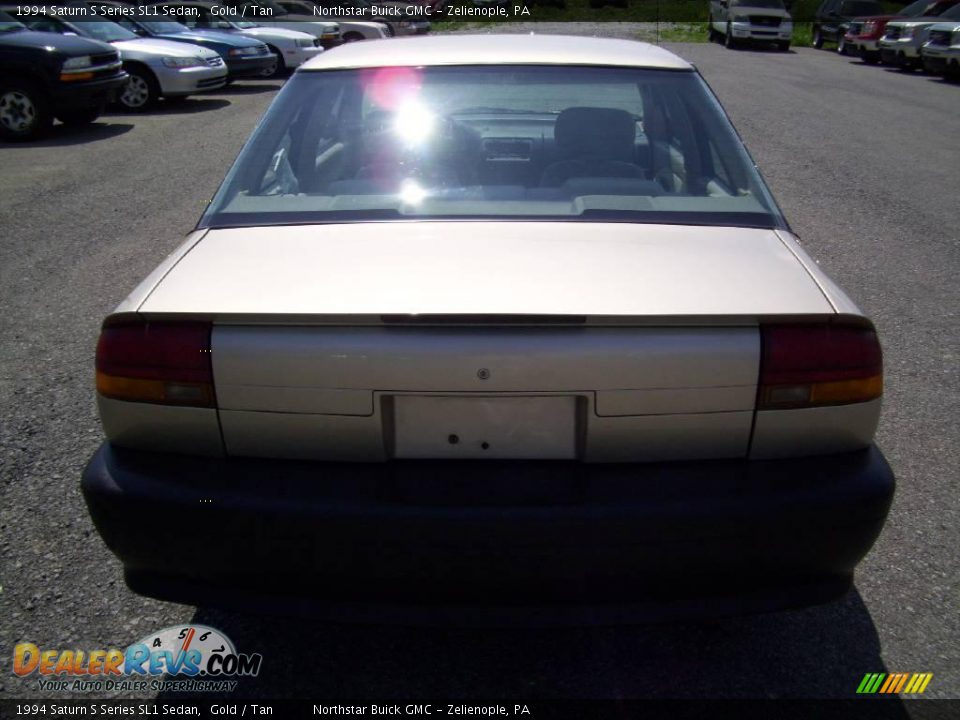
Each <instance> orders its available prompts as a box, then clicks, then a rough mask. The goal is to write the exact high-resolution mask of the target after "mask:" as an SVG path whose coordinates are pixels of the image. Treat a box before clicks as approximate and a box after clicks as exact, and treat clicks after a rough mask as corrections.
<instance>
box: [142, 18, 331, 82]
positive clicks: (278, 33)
mask: <svg viewBox="0 0 960 720" xmlns="http://www.w3.org/2000/svg"><path fill="white" fill-rule="evenodd" d="M157 6H158V7H169V8H178V9H183V10H185V11H186V10H189V11H190V14H183V16H182V17H183V21H182V22H183V24H184V25H185V26H186V27H188V28H190V29H191V30H193V31H198V32H210V31H212V32H226V33H231V34H237V35H243V36H244V37H249V38H253V39H254V40H259V41H260V42H262V43H264V44H265V45H266V46H267V47H268V48H269V49H270V52H272V53H273V54H274V55H276V56H277V62H276V63H275V65H274V66H273V67H272V68H267V69H266V70H264V71H263V75H264V77H271V76H280V75H284V74H286V73H287V72H289V71H290V70H294V69H296V68H298V67H300V66H301V65H303V63H305V62H306V61H307V60H310V59H311V58H314V57H316V56H317V55H319V54H320V53H322V52H323V47H321V45H320V39H319V38H316V37H314V36H313V35H311V34H309V33H305V32H300V31H298V30H288V29H286V28H278V27H264V26H263V25H260V24H259V23H256V22H251V21H249V20H242V19H238V20H234V19H229V18H231V17H232V16H224V15H223V14H222V13H218V12H217V8H218V6H217V5H216V4H214V3H210V2H194V1H188V2H183V1H181V0H170V1H169V2H163V3H158V5H157ZM221 7H222V6H221Z"/></svg>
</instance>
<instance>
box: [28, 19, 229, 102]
mask: <svg viewBox="0 0 960 720" xmlns="http://www.w3.org/2000/svg"><path fill="white" fill-rule="evenodd" d="M28 25H29V27H30V28H31V29H33V30H43V31H46V32H57V33H71V34H76V35H83V36H85V37H90V38H93V39H95V40H100V41H102V42H108V43H110V44H111V45H113V46H114V47H116V48H117V50H118V51H119V52H120V59H121V60H122V61H123V65H124V69H125V70H126V71H127V73H128V74H129V75H130V80H129V81H128V82H127V85H126V86H125V87H124V89H123V90H122V91H121V92H120V93H119V94H118V95H117V102H118V103H119V104H120V105H121V106H122V107H123V108H125V109H127V110H133V111H140V110H145V109H147V108H149V107H151V106H152V105H153V104H155V103H156V101H157V100H159V99H160V98H161V97H164V98H183V97H187V96H188V95H195V94H197V93H201V92H204V91H207V90H216V89H217V88H221V87H223V86H224V85H225V84H226V82H227V66H226V64H225V63H224V62H223V59H222V58H221V57H220V55H219V54H218V53H217V52H215V51H214V50H210V49H208V48H205V47H201V46H200V45H190V44H187V43H181V42H173V41H171V40H162V39H160V38H140V37H138V36H137V35H135V34H134V33H132V32H130V31H129V30H127V29H126V28H123V27H121V26H120V25H118V24H117V23H114V22H110V21H108V20H84V21H83V22H70V21H67V20H63V19H60V18H56V17H53V16H50V17H46V18H43V19H40V20H33V21H31V22H30V23H29V24H28Z"/></svg>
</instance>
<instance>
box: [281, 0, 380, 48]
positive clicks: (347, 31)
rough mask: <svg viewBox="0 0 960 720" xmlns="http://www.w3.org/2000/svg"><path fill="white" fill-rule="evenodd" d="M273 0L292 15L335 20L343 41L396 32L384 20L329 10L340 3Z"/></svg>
mask: <svg viewBox="0 0 960 720" xmlns="http://www.w3.org/2000/svg"><path fill="white" fill-rule="evenodd" d="M275 1H276V4H277V5H279V6H280V7H282V8H283V9H284V10H286V11H287V12H288V13H291V14H293V15H311V16H313V17H315V18H316V19H318V20H332V21H335V22H336V23H337V24H338V25H339V26H340V38H341V39H342V40H343V42H357V41H358V40H381V39H383V38H386V37H393V36H394V35H395V34H396V32H395V31H394V29H393V28H391V27H390V26H389V25H388V24H387V23H386V22H380V21H373V20H367V19H364V16H360V15H352V16H351V15H338V14H336V13H331V12H330V9H336V8H339V7H343V6H342V5H341V4H332V5H331V4H328V5H314V4H313V3H311V2H308V1H307V0H275ZM321 10H323V12H321Z"/></svg>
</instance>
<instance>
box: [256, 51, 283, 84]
mask: <svg viewBox="0 0 960 720" xmlns="http://www.w3.org/2000/svg"><path fill="white" fill-rule="evenodd" d="M267 47H268V48H270V52H272V53H273V54H274V55H276V56H277V62H276V64H275V65H274V66H273V67H270V68H267V69H266V70H264V71H263V72H261V73H260V77H262V78H278V77H283V76H284V75H285V74H286V72H287V64H286V63H285V62H284V61H283V53H282V52H280V51H279V50H278V49H277V48H275V47H274V46H273V45H267Z"/></svg>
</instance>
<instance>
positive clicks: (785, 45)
mask: <svg viewBox="0 0 960 720" xmlns="http://www.w3.org/2000/svg"><path fill="white" fill-rule="evenodd" d="M777 50H779V51H780V52H790V41H789V40H782V41H780V42H778V43H777Z"/></svg>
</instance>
